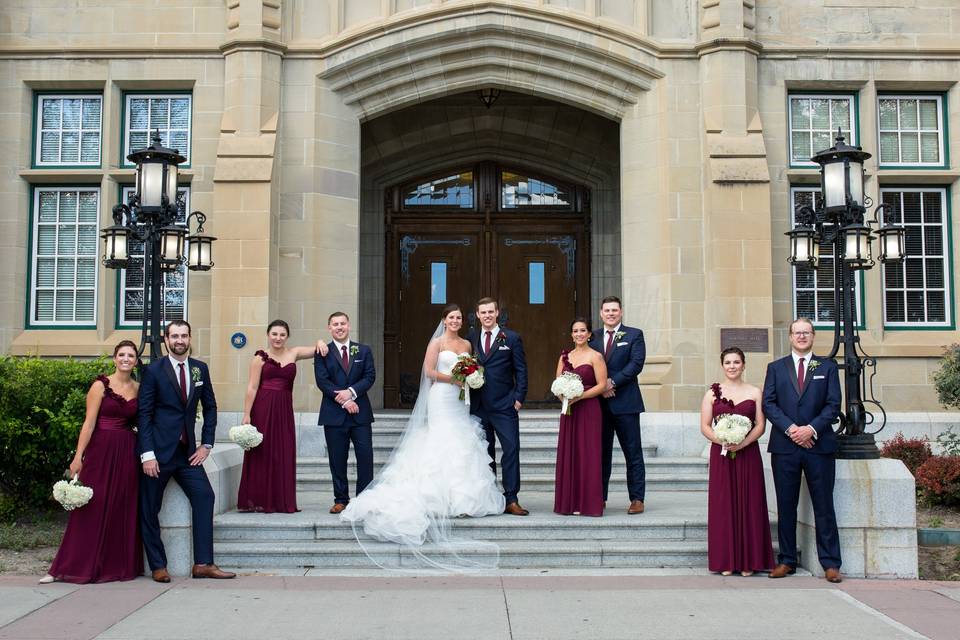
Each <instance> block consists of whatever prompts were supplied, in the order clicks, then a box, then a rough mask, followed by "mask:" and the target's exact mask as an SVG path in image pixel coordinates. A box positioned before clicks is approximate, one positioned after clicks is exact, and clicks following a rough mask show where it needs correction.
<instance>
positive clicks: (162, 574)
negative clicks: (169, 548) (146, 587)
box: [150, 569, 170, 583]
mask: <svg viewBox="0 0 960 640" xmlns="http://www.w3.org/2000/svg"><path fill="white" fill-rule="evenodd" d="M150 577H151V578H153V581H154V582H164V583H166V582H170V574H169V573H167V570H166V569H155V570H154V571H152V572H151V574H150Z"/></svg>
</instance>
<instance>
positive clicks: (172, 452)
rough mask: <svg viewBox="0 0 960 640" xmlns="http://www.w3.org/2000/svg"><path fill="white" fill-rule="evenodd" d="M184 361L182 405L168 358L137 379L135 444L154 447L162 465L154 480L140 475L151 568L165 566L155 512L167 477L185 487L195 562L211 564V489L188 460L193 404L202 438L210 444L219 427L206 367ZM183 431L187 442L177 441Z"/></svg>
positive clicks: (200, 467)
mask: <svg viewBox="0 0 960 640" xmlns="http://www.w3.org/2000/svg"><path fill="white" fill-rule="evenodd" d="M185 365H186V367H185V370H184V371H185V376H189V377H190V380H191V382H190V385H189V389H190V393H189V395H188V396H187V401H186V403H184V402H183V398H182V396H181V393H180V382H179V381H178V378H177V374H176V373H174V370H173V366H172V365H171V363H170V359H169V358H167V357H163V358H159V359H157V360H156V361H154V362H152V363H151V364H150V366H148V367H146V368H145V369H144V370H143V378H142V380H141V382H140V395H139V398H138V413H139V422H140V424H139V425H138V431H137V440H138V445H139V448H140V453H141V454H142V453H146V452H148V451H152V452H153V454H154V455H155V456H156V460H157V464H158V465H159V467H160V474H159V476H158V477H156V478H151V477H150V476H148V475H146V474H143V475H141V476H140V526H141V529H142V533H143V547H144V550H145V551H146V553H147V563H148V564H149V565H150V569H151V570H156V569H163V568H165V567H166V566H167V556H166V553H165V551H164V548H163V542H162V541H161V540H160V518H159V516H160V507H161V506H162V504H163V492H164V489H165V488H166V486H167V482H168V481H169V480H170V478H171V477H172V478H173V479H175V480H176V481H177V484H179V485H180V488H181V489H183V492H184V493H185V494H186V496H187V499H189V500H190V507H191V509H192V511H193V561H194V563H195V564H213V503H214V493H213V488H212V487H211V486H210V481H209V480H208V479H207V474H206V472H205V471H204V470H203V465H197V466H192V465H191V464H190V462H189V458H190V456H192V455H193V453H194V452H195V451H196V449H197V441H196V433H195V431H196V420H197V402H198V401H201V402H202V405H203V428H202V430H201V432H200V442H201V444H202V445H211V446H212V445H213V441H214V438H215V436H216V430H217V399H216V398H215V397H214V395H213V385H212V384H211V382H210V372H209V370H208V369H207V365H206V364H204V363H203V362H201V361H199V360H194V359H193V358H188V359H187V361H186V363H185ZM194 372H196V374H195V373H194ZM184 435H185V439H186V442H183V441H182V439H181V438H182V436H184Z"/></svg>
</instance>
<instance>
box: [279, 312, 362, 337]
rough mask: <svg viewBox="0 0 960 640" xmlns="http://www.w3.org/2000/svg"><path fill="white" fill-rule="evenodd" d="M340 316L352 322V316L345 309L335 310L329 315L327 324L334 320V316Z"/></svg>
mask: <svg viewBox="0 0 960 640" xmlns="http://www.w3.org/2000/svg"><path fill="white" fill-rule="evenodd" d="M340 316H343V317H344V318H346V319H347V322H350V316H348V315H347V314H346V313H344V312H343V311H334V312H333V313H331V314H330V315H329V316H327V324H330V323H331V322H333V319H334V318H339V317H340ZM288 333H289V332H288Z"/></svg>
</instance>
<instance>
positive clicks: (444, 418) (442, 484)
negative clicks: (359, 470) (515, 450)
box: [340, 304, 505, 569]
mask: <svg viewBox="0 0 960 640" xmlns="http://www.w3.org/2000/svg"><path fill="white" fill-rule="evenodd" d="M462 326H463V313H462V312H461V311H460V307H458V306H457V305H455V304H451V305H447V307H446V308H444V310H443V317H442V322H441V324H440V326H438V327H437V330H436V331H435V332H434V335H433V338H432V339H431V340H430V343H429V345H428V346H427V353H426V356H425V357H424V362H423V375H422V377H421V383H420V395H419V396H418V397H417V402H416V405H415V406H414V408H413V412H412V413H411V415H410V421H409V423H408V424H407V428H406V430H405V432H404V435H403V438H402V439H401V441H400V443H399V444H398V445H397V447H396V448H395V449H394V451H393V454H392V455H391V458H390V461H389V462H388V463H387V464H386V465H385V466H384V467H383V469H382V471H381V472H380V475H379V477H377V478H375V479H374V481H373V482H372V483H371V484H370V486H368V487H367V488H366V489H365V490H364V491H363V493H361V494H360V495H359V496H357V497H356V498H354V499H353V500H351V501H350V504H348V505H347V508H346V509H344V511H343V513H341V514H340V518H341V520H343V521H345V522H349V523H351V524H352V525H353V527H354V531H355V532H356V528H357V527H358V526H360V525H362V527H363V531H364V532H365V533H366V534H367V535H369V536H372V537H373V538H376V539H378V540H384V541H390V542H397V543H400V544H404V545H408V546H411V547H420V546H421V545H423V544H424V543H425V542H429V543H434V544H435V546H436V547H437V548H438V549H440V550H442V551H444V552H446V553H452V554H453V555H454V556H455V557H457V559H458V560H460V563H459V564H458V565H457V566H458V567H459V565H460V564H463V563H464V559H463V558H460V557H459V556H457V553H456V551H455V550H451V547H452V546H456V547H457V548H459V549H465V548H474V549H475V548H476V547H477V546H480V547H485V548H484V555H489V554H490V551H491V547H492V548H493V553H496V545H493V544H492V543H475V542H469V541H465V540H462V539H457V540H454V539H452V538H451V536H450V533H449V529H450V527H449V519H450V518H452V517H457V516H473V517H479V516H485V515H491V514H500V513H503V510H504V506H505V505H504V498H503V494H502V493H500V491H499V489H498V488H497V484H496V477H495V476H494V474H493V472H492V471H491V470H490V456H489V454H488V453H487V441H486V438H485V437H484V434H483V430H482V429H481V427H480V423H479V421H478V420H477V419H476V418H473V417H471V416H470V410H469V407H468V406H467V405H466V404H465V403H464V401H463V400H461V399H460V389H461V387H460V383H459V382H457V381H456V380H454V379H453V377H452V376H451V375H450V374H451V371H452V370H453V367H454V365H455V364H456V362H457V358H458V356H460V355H464V354H469V353H470V352H471V347H470V343H469V342H467V341H466V340H464V339H463V338H461V337H460V335H459V333H458V332H459V331H460V329H461V327H462ZM468 393H469V392H468ZM358 540H359V536H358ZM414 553H415V555H417V556H418V557H419V558H420V559H421V560H425V561H426V562H427V563H428V564H431V565H434V566H438V567H441V568H444V569H449V568H451V565H450V564H449V563H448V561H446V560H444V561H440V562H438V561H435V560H433V559H430V558H427V557H426V556H424V555H423V554H422V553H421V552H420V551H419V550H414ZM368 555H369V554H368ZM378 564H379V563H378ZM466 564H469V565H470V566H473V567H476V566H480V564H479V563H477V562H467V563H466Z"/></svg>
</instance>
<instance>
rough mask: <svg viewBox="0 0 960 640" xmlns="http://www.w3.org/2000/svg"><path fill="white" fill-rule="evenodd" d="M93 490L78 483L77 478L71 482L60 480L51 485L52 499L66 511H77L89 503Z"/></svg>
mask: <svg viewBox="0 0 960 640" xmlns="http://www.w3.org/2000/svg"><path fill="white" fill-rule="evenodd" d="M92 497H93V489H91V488H90V487H88V486H86V485H84V484H83V483H82V482H80V478H79V477H78V476H73V479H72V480H60V481H59V482H57V483H56V484H54V485H53V499H54V500H56V501H57V502H59V503H60V506H62V507H63V508H64V509H65V510H66V511H73V510H74V509H79V508H80V507H82V506H83V505H85V504H87V503H88V502H90V499H91V498H92Z"/></svg>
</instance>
